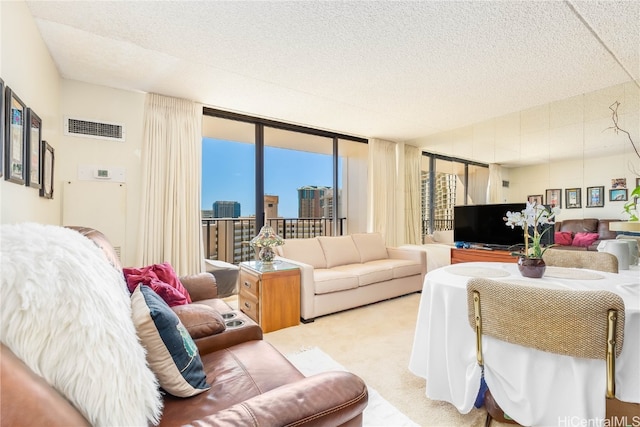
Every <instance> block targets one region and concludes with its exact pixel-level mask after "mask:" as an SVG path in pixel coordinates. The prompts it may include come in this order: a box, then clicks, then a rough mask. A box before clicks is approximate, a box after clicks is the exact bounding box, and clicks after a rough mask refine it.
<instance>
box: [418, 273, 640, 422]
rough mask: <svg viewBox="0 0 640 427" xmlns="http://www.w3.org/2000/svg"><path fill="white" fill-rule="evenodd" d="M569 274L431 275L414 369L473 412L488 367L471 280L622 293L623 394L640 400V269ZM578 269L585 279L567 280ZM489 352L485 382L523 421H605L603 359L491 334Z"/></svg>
mask: <svg viewBox="0 0 640 427" xmlns="http://www.w3.org/2000/svg"><path fill="white" fill-rule="evenodd" d="M548 270H549V268H548ZM563 270H565V271H556V273H559V274H554V276H556V277H548V276H545V277H543V278H542V279H527V278H524V277H522V276H521V275H520V273H519V272H518V268H517V265H516V264H507V263H484V262H475V263H464V264H456V265H451V266H448V267H442V268H440V269H437V270H434V271H432V272H430V273H428V274H427V276H426V277H425V281H424V286H423V290H422V296H421V300H420V308H419V311H418V319H417V323H416V331H415V337H414V342H413V349H412V352H411V358H410V361H409V369H410V370H411V372H413V373H414V374H416V375H418V376H420V377H423V378H425V379H426V380H427V387H426V394H427V397H429V398H430V399H433V400H444V401H447V402H450V403H452V404H453V405H454V406H455V407H456V408H457V409H458V411H459V412H461V413H465V414H466V413H468V412H469V411H470V410H471V409H472V407H473V404H474V402H475V398H476V396H477V394H478V389H479V385H480V377H481V369H480V367H479V366H478V364H477V361H476V354H475V331H474V330H473V329H472V328H471V326H469V322H468V320H467V294H466V284H467V281H468V280H469V279H470V278H471V277H488V278H492V279H494V280H499V281H505V282H510V283H515V284H517V283H527V284H536V285H538V286H545V287H552V288H561V289H575V290H609V291H611V292H614V293H616V294H618V295H620V296H621V297H622V299H623V300H624V303H625V316H626V319H625V336H624V345H623V349H622V353H621V354H620V357H618V358H617V359H616V397H617V398H618V399H620V400H623V401H626V402H640V270H638V269H637V268H635V269H632V270H624V271H621V272H620V274H613V273H604V272H601V271H594V270H573V269H563ZM571 270H573V271H575V273H576V274H575V276H576V277H581V278H579V279H572V278H566V276H567V274H566V272H567V271H571ZM483 353H484V359H485V380H486V382H487V384H488V386H489V388H490V389H491V392H492V394H493V395H494V396H495V398H496V401H498V402H499V404H500V406H501V407H502V409H504V411H505V412H506V413H507V414H509V415H510V416H512V417H513V418H514V419H515V420H516V421H519V422H520V423H521V424H523V425H544V426H549V425H553V426H557V425H573V424H571V423H572V422H573V423H575V422H576V420H579V421H580V422H584V423H585V424H580V425H600V424H599V423H600V421H601V420H602V419H603V418H604V417H605V398H604V396H605V390H606V372H605V362H604V361H602V360H589V359H577V358H573V357H568V356H561V355H556V354H552V353H546V352H542V351H538V350H534V349H530V348H524V347H521V346H518V345H514V344H509V343H505V342H502V341H499V340H496V339H494V338H492V337H487V336H485V337H483ZM599 420H600V421H599ZM588 422H589V423H590V424H586V423H588ZM594 423H596V424H594Z"/></svg>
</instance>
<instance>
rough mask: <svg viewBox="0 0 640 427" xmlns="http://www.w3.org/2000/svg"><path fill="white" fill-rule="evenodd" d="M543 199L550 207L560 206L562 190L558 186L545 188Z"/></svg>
mask: <svg viewBox="0 0 640 427" xmlns="http://www.w3.org/2000/svg"><path fill="white" fill-rule="evenodd" d="M545 199H546V200H547V205H549V206H551V207H552V208H558V209H560V208H562V190H561V189H560V188H552V189H547V190H545Z"/></svg>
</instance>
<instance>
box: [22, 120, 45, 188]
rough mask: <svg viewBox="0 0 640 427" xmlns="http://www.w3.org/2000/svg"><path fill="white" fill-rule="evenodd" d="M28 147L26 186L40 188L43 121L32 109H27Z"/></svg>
mask: <svg viewBox="0 0 640 427" xmlns="http://www.w3.org/2000/svg"><path fill="white" fill-rule="evenodd" d="M26 146H27V149H26V156H25V165H26V170H25V177H26V182H25V184H26V185H27V186H29V187H33V188H40V187H41V186H42V168H41V162H40V156H41V155H42V120H41V119H40V117H39V116H38V115H37V114H36V113H35V112H34V111H33V110H32V109H31V108H27V142H26Z"/></svg>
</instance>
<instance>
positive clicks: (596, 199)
mask: <svg viewBox="0 0 640 427" xmlns="http://www.w3.org/2000/svg"><path fill="white" fill-rule="evenodd" d="M603 206H604V186H600V187H587V207H588V208H601V207H603Z"/></svg>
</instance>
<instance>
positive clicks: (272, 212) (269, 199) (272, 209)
mask: <svg viewBox="0 0 640 427" xmlns="http://www.w3.org/2000/svg"><path fill="white" fill-rule="evenodd" d="M278 201H279V197H278V196H274V195H271V194H265V195H264V213H265V215H266V216H267V219H268V218H278Z"/></svg>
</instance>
